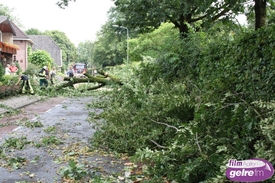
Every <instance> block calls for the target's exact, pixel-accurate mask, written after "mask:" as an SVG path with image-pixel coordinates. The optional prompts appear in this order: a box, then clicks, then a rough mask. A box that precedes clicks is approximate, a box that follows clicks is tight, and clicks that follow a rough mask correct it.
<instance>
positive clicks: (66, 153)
mask: <svg viewBox="0 0 275 183" xmlns="http://www.w3.org/2000/svg"><path fill="white" fill-rule="evenodd" d="M92 100H95V98H93V97H82V98H69V99H66V98H53V99H49V100H46V101H42V102H37V103H35V104H32V105H31V106H27V107H25V108H24V109H22V112H21V113H20V114H14V115H11V116H9V117H7V118H2V119H1V121H2V122H1V121H0V124H1V123H2V124H3V123H5V122H6V123H9V124H10V125H7V128H6V129H5V130H4V131H3V130H2V132H1V131H0V134H1V139H0V145H1V146H0V182H1V183H15V182H20V181H21V182H22V181H29V182H43V183H54V182H70V181H69V180H73V179H80V180H81V181H80V182H88V180H90V179H92V178H95V177H99V176H100V175H101V176H107V177H109V176H110V175H114V180H116V178H118V177H119V178H120V180H122V179H123V178H122V177H123V175H124V171H123V169H124V162H123V161H122V160H120V159H118V158H116V157H114V156H113V155H111V154H108V153H106V152H103V151H100V150H98V149H94V148H93V147H92V146H91V140H92V139H91V137H92V136H93V134H94V133H95V130H94V129H93V128H92V126H93V124H92V123H91V122H89V121H88V117H89V112H90V111H93V112H96V113H97V112H100V110H99V109H87V108H86V104H87V103H89V102H90V101H92ZM43 102H44V103H43ZM3 120H4V121H3ZM5 120H6V121H5Z"/></svg>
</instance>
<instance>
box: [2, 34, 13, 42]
mask: <svg viewBox="0 0 275 183" xmlns="http://www.w3.org/2000/svg"><path fill="white" fill-rule="evenodd" d="M2 42H6V43H10V44H13V34H12V33H3V32H2Z"/></svg>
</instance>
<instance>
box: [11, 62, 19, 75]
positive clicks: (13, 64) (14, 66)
mask: <svg viewBox="0 0 275 183" xmlns="http://www.w3.org/2000/svg"><path fill="white" fill-rule="evenodd" d="M10 71H11V75H15V74H16V72H17V71H18V68H17V67H16V65H15V63H14V62H13V63H12V64H11V66H10Z"/></svg>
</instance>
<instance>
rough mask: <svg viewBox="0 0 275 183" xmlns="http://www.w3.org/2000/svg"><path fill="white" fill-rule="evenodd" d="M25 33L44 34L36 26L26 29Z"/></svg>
mask: <svg viewBox="0 0 275 183" xmlns="http://www.w3.org/2000/svg"><path fill="white" fill-rule="evenodd" d="M26 34H27V35H44V33H43V32H42V31H40V30H38V29H36V28H30V29H28V30H26Z"/></svg>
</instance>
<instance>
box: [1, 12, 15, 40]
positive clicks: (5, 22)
mask: <svg viewBox="0 0 275 183" xmlns="http://www.w3.org/2000/svg"><path fill="white" fill-rule="evenodd" d="M0 31H1V32H3V33H6V32H10V33H12V34H13V35H14V36H16V33H15V30H14V28H13V26H12V25H11V21H10V20H9V18H8V17H7V16H0Z"/></svg>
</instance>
